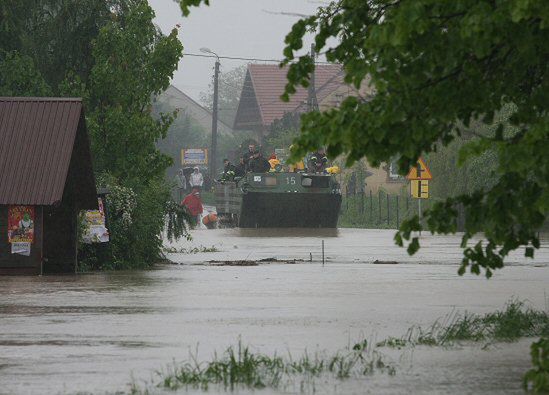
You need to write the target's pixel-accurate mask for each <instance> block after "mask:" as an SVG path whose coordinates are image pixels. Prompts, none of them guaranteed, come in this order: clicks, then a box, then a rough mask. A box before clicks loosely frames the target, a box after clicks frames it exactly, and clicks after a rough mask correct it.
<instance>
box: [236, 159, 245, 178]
mask: <svg viewBox="0 0 549 395" xmlns="http://www.w3.org/2000/svg"><path fill="white" fill-rule="evenodd" d="M245 175H246V164H245V163H244V158H240V161H239V163H238V165H236V168H235V170H234V176H235V177H244V176H245Z"/></svg>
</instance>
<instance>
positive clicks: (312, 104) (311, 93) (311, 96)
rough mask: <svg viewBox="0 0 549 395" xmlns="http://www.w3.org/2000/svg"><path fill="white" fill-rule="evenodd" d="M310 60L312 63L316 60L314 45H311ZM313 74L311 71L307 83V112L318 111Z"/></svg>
mask: <svg viewBox="0 0 549 395" xmlns="http://www.w3.org/2000/svg"><path fill="white" fill-rule="evenodd" d="M311 59H312V60H313V63H314V62H315V59H316V53H315V45H314V44H311ZM315 74H316V72H315V71H313V74H311V79H310V81H309V90H308V91H307V93H308V94H307V111H309V112H311V111H317V110H318V100H317V99H316V83H315Z"/></svg>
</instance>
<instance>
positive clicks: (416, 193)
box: [410, 180, 429, 199]
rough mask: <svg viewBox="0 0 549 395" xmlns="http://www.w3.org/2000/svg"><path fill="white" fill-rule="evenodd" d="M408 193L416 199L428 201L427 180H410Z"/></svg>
mask: <svg viewBox="0 0 549 395" xmlns="http://www.w3.org/2000/svg"><path fill="white" fill-rule="evenodd" d="M410 193H411V195H412V197H414V198H416V199H428V198H429V180H410Z"/></svg>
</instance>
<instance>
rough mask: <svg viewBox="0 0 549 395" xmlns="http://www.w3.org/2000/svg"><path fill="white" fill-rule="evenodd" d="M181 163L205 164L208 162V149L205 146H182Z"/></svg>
mask: <svg viewBox="0 0 549 395" xmlns="http://www.w3.org/2000/svg"><path fill="white" fill-rule="evenodd" d="M181 164H182V165H207V164H208V149H207V148H183V149H182V150H181Z"/></svg>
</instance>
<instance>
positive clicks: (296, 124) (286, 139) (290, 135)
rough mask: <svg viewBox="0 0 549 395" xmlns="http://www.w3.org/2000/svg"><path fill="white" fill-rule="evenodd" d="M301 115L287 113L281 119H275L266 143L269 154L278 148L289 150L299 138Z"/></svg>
mask: <svg viewBox="0 0 549 395" xmlns="http://www.w3.org/2000/svg"><path fill="white" fill-rule="evenodd" d="M300 118H301V114H297V113H286V114H284V115H283V116H282V118H281V119H275V120H274V121H273V123H272V125H271V128H270V132H269V135H268V136H267V138H266V139H265V140H266V143H267V148H268V150H269V152H274V150H275V149H276V148H283V149H289V148H290V146H291V145H292V142H293V141H294V140H295V138H296V137H297V136H299V128H300Z"/></svg>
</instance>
